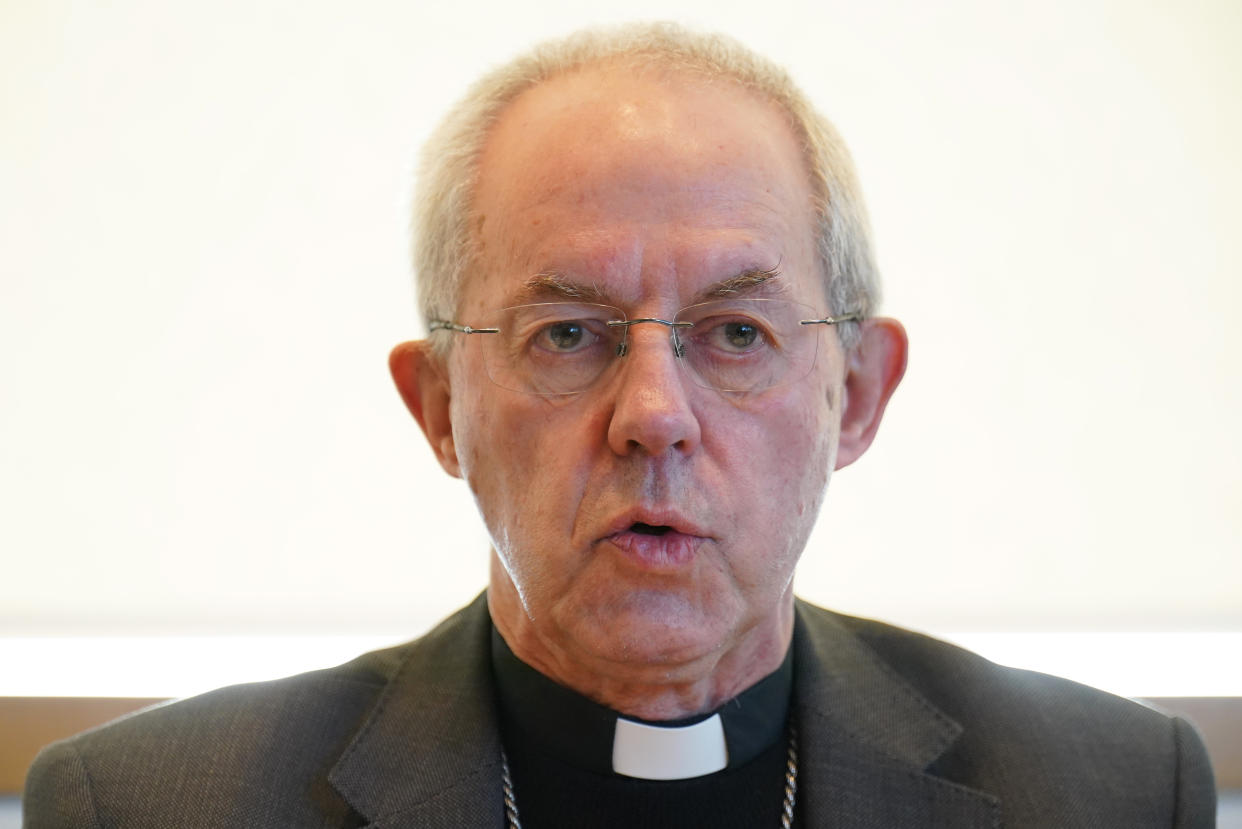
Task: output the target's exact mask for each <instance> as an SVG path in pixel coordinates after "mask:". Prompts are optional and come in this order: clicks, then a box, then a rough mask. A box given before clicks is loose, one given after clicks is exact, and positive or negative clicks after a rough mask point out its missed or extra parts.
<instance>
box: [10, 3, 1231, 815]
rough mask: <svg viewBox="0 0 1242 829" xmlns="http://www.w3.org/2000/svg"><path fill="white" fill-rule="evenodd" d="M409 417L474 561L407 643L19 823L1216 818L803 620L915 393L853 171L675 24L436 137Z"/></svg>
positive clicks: (1012, 709)
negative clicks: (452, 479)
mask: <svg viewBox="0 0 1242 829" xmlns="http://www.w3.org/2000/svg"><path fill="white" fill-rule="evenodd" d="M421 188H422V189H421V193H420V199H419V204H420V214H419V217H418V221H417V223H416V236H417V238H416V243H417V244H416V249H417V251H418V272H419V278H420V280H421V282H420V301H421V304H422V308H423V312H424V314H425V316H426V319H427V322H428V324H429V329H430V334H429V336H428V339H427V340H425V341H420V342H413V343H406V344H403V345H400V346H398V347H397V348H396V349H395V350H394V351H393V353H392V357H391V368H392V373H393V377H394V379H395V381H396V384H397V387H398V389H399V390H400V392H401V395H402V397H403V399H404V401H405V403H406V405H407V406H408V407H409V409H410V411H411V413H412V414H413V416H414V418H415V419H416V420H417V421H418V423H419V425H420V426H421V427H422V429H423V431H424V432H425V434H426V436H427V439H428V441H429V442H430V444H431V446H432V448H433V450H434V452H435V454H436V457H437V458H438V459H439V461H440V463H441V465H442V466H443V467H444V469H445V470H446V471H447V472H448V473H449V474H451V475H454V476H458V477H461V478H463V479H465V481H466V482H467V483H468V485H469V486H470V488H471V491H472V492H473V494H474V496H475V498H476V500H477V503H478V505H479V509H480V512H481V514H482V516H483V519H484V521H485V522H486V525H487V527H488V530H489V532H490V535H491V538H492V541H493V553H492V558H491V574H490V586H489V589H488V591H487V593H486V594H485V596H484V597H481V598H480V599H479V600H477V601H476V602H475V603H474V604H473V605H472V606H470V607H468V608H466V609H465V610H463V611H462V612H460V613H458V614H457V615H455V616H454V617H452V618H450V619H449V620H447V621H446V622H445V623H443V624H442V625H441V626H440V627H439V628H437V629H436V630H434V631H432V632H431V633H430V634H428V635H427V636H425V637H424V638H422V639H420V640H418V641H416V642H413V643H411V644H409V645H406V646H403V647H399V648H394V649H391V650H388V651H383V652H379V653H376V654H370V655H367V656H364V657H362V658H360V659H359V660H356V661H355V662H352V663H350V664H348V665H346V666H342V667H340V668H336V669H332V670H329V671H322V672H317V673H313V674H308V675H304V676H301V677H294V678H291V679H288V680H282V681H278V682H274V683H265V684H261V685H256V686H243V687H238V688H231V689H223V690H221V691H217V692H214V693H212V694H207V695H204V696H203V697H199V698H195V699H192V700H188V701H185V702H181V703H178V704H176V705H172V706H167V707H163V708H159V709H155V710H152V711H150V712H147V713H145V714H142V715H139V716H137V717H134V718H131V719H128V720H125V721H122V722H120V723H116V724H113V725H111V726H109V727H107V728H105V729H103V730H101V731H97V732H94V733H88V734H86V735H83V736H79V737H77V738H75V739H73V740H71V741H68V742H66V743H62V744H59V745H56V746H53V747H52V748H50V749H48V750H47V751H46V752H45V753H44V754H43V755H42V756H41V757H40V759H39V761H38V762H37V763H36V766H35V768H34V770H33V771H32V773H31V778H30V783H29V787H28V795H27V801H26V809H27V814H28V825H29V826H31V827H51V826H87V825H92V826H93V825H101V826H102V825H107V826H111V825H121V826H238V825H256V826H364V825H365V826H375V827H381V826H382V827H399V826H406V827H416V826H418V827H423V826H430V827H457V826H470V827H473V826H489V827H499V826H514V827H516V826H526V827H528V829H537V828H538V827H545V826H589V827H610V826H641V827H657V826H659V827H663V826H721V827H734V826H736V827H764V826H773V827H775V826H790V825H793V826H799V827H820V826H825V827H826V826H833V827H838V826H841V827H931V826H937V827H984V826H987V827H995V826H1002V825H1003V826H1008V827H1074V826H1084V827H1085V826H1092V827H1100V826H1117V827H1127V829H1132V828H1133V827H1156V826H1178V827H1203V826H1211V825H1213V823H1214V818H1213V812H1214V794H1213V789H1212V782H1211V771H1210V768H1209V765H1208V762H1207V759H1206V757H1205V754H1204V751H1203V747H1202V745H1201V743H1200V742H1199V740H1198V738H1197V736H1196V735H1195V734H1194V732H1193V730H1192V729H1191V728H1190V727H1189V726H1188V725H1186V724H1185V723H1183V722H1181V721H1179V720H1175V719H1169V718H1166V717H1165V716H1163V715H1161V714H1159V713H1157V712H1154V711H1150V710H1147V709H1144V708H1142V707H1140V706H1137V705H1134V704H1132V703H1129V702H1126V701H1123V700H1120V699H1116V698H1113V697H1110V696H1107V695H1104V694H1101V693H1099V692H1095V691H1092V690H1089V689H1086V688H1083V687H1081V686H1077V685H1074V684H1072V683H1069V682H1065V681H1063V680H1057V679H1053V678H1050V677H1044V676H1039V675H1033V674H1028V673H1024V672H1020V671H1014V670H1010V669H1004V668H1000V667H997V666H995V665H992V664H990V663H988V662H986V661H984V660H982V659H980V658H979V657H976V656H974V655H971V654H969V653H965V652H963V651H960V650H958V649H956V648H953V647H951V646H949V645H946V644H943V643H939V642H935V641H932V640H928V639H926V638H923V637H920V636H917V635H914V634H911V633H908V632H904V631H901V630H897V629H894V628H891V627H887V626H884V625H881V624H878V623H874V622H867V621H862V620H857V619H850V618H846V617H842V616H838V615H835V614H831V613H829V612H827V611H824V610H820V609H817V608H814V607H811V606H809V605H805V604H802V603H799V602H796V601H795V599H794V597H793V593H792V579H793V573H794V567H795V565H796V563H797V561H798V558H799V556H800V555H801V553H802V551H803V548H804V546H805V544H806V540H807V537H808V535H809V533H810V531H811V527H812V524H813V523H814V520H815V517H816V514H817V512H818V509H819V506H820V502H821V499H822V497H823V494H824V491H825V487H826V485H827V483H828V478H829V475H830V473H831V471H833V470H834V469H838V468H840V467H842V466H845V465H847V464H849V463H852V462H853V461H855V460H856V459H857V458H859V457H860V456H861V455H862V454H863V453H864V452H865V451H866V449H867V448H868V446H869V445H870V443H871V441H872V439H873V437H874V436H875V433H876V429H877V427H878V425H879V422H880V419H881V416H882V414H883V412H884V409H885V406H886V404H887V402H888V400H889V397H890V396H891V395H892V393H893V391H894V389H895V388H896V386H897V384H898V382H899V381H900V379H901V376H902V373H903V371H904V368H905V355H906V339H905V334H904V332H903V330H902V328H901V326H900V325H899V324H898V323H897V322H895V321H893V320H888V319H883V318H878V317H875V316H874V315H873V312H874V309H875V303H876V284H875V276H874V268H873V266H872V264H871V256H870V251H869V242H868V239H867V231H866V221H865V218H864V214H863V209H862V206H861V201H860V199H859V196H858V193H857V188H856V186H855V184H854V181H853V175H852V172H851V170H850V167H849V162H848V158H847V155H846V153H845V150H844V148H843V146H842V144H841V142H840V140H839V139H838V138H837V136H836V135H835V133H834V132H833V131H832V129H831V128H830V127H829V126H828V125H827V124H826V122H824V121H823V120H822V119H820V118H819V116H817V115H816V114H815V113H814V112H813V111H812V110H811V108H810V107H809V106H808V105H807V104H806V102H805V101H804V100H803V99H802V97H801V96H800V94H799V93H798V92H797V90H796V89H794V88H793V87H792V85H791V84H790V83H789V81H788V80H787V79H786V78H785V76H784V75H783V74H782V73H781V72H780V71H779V70H777V69H775V68H773V67H771V66H770V65H769V64H768V63H767V62H765V61H763V60H762V59H760V58H758V57H756V56H754V55H752V54H750V53H748V52H746V51H745V50H744V49H742V48H741V47H739V46H737V45H736V44H733V43H732V42H729V41H725V40H720V39H714V38H704V37H700V36H697V35H692V34H689V33H687V32H684V31H681V30H679V29H676V28H673V27H668V26H640V27H631V28H626V29H622V30H618V31H611V32H604V33H599V32H596V33H587V34H585V35H581V36H578V37H575V38H571V39H570V40H568V41H565V42H561V43H557V44H552V45H550V46H547V47H544V48H543V49H542V50H540V51H538V52H536V53H534V54H533V55H532V56H528V57H526V58H523V59H520V60H518V61H516V62H515V63H513V64H511V65H510V66H508V67H505V68H503V69H501V70H499V71H498V72H496V73H493V74H492V75H491V76H489V77H488V78H486V79H484V81H483V82H482V83H481V84H480V85H479V86H478V87H476V89H475V90H473V92H472V93H471V95H470V96H469V97H468V98H467V99H466V101H465V102H463V103H462V104H461V105H459V107H458V108H457V109H456V110H455V111H454V112H453V113H452V114H451V115H450V116H449V118H448V120H447V121H446V123H445V125H444V126H443V127H442V128H441V130H440V132H439V133H438V134H437V135H436V136H435V137H433V139H432V143H431V145H430V147H429V149H428V152H427V161H426V165H425V168H424V172H423V176H422V179H421Z"/></svg>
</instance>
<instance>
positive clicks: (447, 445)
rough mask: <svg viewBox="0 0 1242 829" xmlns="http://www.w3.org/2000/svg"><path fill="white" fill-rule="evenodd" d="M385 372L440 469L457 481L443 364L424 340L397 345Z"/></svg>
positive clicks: (447, 385) (446, 381)
mask: <svg viewBox="0 0 1242 829" xmlns="http://www.w3.org/2000/svg"><path fill="white" fill-rule="evenodd" d="M388 370H389V371H390V372H392V380H393V382H394V383H396V384H397V391H398V392H400V393H401V399H402V400H404V401H405V407H406V408H407V409H409V410H410V414H412V415H414V419H415V420H417V421H418V425H419V426H421V427H422V429H423V434H424V435H426V436H427V442H428V443H429V444H431V451H433V452H435V453H436V459H437V460H438V461H440V466H442V467H444V471H445V472H447V473H448V474H450V475H452V476H454V477H456V478H460V477H461V465H460V464H459V463H458V462H457V445H456V444H455V443H454V441H453V422H452V419H451V418H450V417H449V402H450V400H451V399H452V394H451V390H450V387H449V381H448V373H447V371H446V369H445V366H444V362H443V360H442V359H441V358H440V357H438V356H437V355H436V354H434V353H433V352H432V350H431V346H430V344H429V343H428V342H427V341H426V340H418V341H415V342H408V343H401V344H400V345H398V346H397V347H396V348H394V349H393V350H392V353H391V354H389V355H388Z"/></svg>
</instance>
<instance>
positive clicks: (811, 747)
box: [794, 602, 1000, 829]
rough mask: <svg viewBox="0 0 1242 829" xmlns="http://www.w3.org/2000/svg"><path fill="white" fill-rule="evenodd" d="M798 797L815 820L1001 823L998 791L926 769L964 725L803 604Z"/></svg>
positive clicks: (961, 828)
mask: <svg viewBox="0 0 1242 829" xmlns="http://www.w3.org/2000/svg"><path fill="white" fill-rule="evenodd" d="M795 625H796V626H797V631H796V633H795V636H794V643H795V647H796V648H797V651H796V652H795V654H794V666H795V668H794V670H795V672H796V676H795V687H796V691H795V700H796V704H797V726H798V731H799V746H800V747H799V764H800V768H799V780H798V797H799V800H801V802H802V807H801V812H802V817H803V820H804V821H805V825H806V826H809V827H816V829H818V827H833V829H870V828H872V827H874V828H875V829H878V828H879V827H892V826H901V827H903V829H919V827H949V826H951V827H954V829H970V827H998V826H1000V804H999V801H997V800H996V798H994V797H992V796H990V795H988V794H986V793H984V792H980V791H977V790H974V789H970V788H967V787H965V786H960V785H958V784H956V783H953V782H951V781H949V780H946V779H944V778H941V777H937V776H935V775H933V774H930V773H928V772H927V771H926V769H927V767H928V766H929V765H930V764H931V763H932V762H933V761H935V760H936V759H937V758H938V757H940V756H941V755H942V754H943V753H944V752H945V751H946V750H947V749H948V748H949V747H950V746H951V745H952V744H953V742H954V741H955V740H956V739H957V737H958V735H959V734H960V733H961V726H959V725H958V724H957V723H956V722H954V721H953V720H951V719H949V718H948V717H947V716H945V715H944V714H943V713H941V712H940V711H938V710H937V709H936V708H935V707H934V706H932V704H931V703H930V702H928V701H927V700H926V699H924V698H923V697H922V696H921V695H920V694H919V693H918V692H917V691H916V690H914V688H912V687H911V686H910V685H909V684H907V683H906V682H905V681H904V680H903V679H901V677H899V676H898V675H897V674H896V673H894V672H893V670H892V668H890V667H889V666H888V665H887V664H886V663H885V662H884V661H883V660H881V659H880V658H879V657H878V656H877V655H876V654H875V653H874V652H873V651H872V650H871V649H870V648H868V647H867V646H866V645H865V644H864V643H863V642H861V641H860V640H859V639H858V638H857V637H856V636H854V635H853V634H852V633H851V632H850V631H848V630H846V629H845V628H844V627H843V626H842V625H841V624H840V623H839V622H838V621H837V620H836V619H835V618H834V617H833V616H832V614H829V613H827V612H824V611H821V610H818V609H817V608H812V607H810V606H808V605H804V604H803V603H802V602H799V603H798V608H797V616H796V621H795Z"/></svg>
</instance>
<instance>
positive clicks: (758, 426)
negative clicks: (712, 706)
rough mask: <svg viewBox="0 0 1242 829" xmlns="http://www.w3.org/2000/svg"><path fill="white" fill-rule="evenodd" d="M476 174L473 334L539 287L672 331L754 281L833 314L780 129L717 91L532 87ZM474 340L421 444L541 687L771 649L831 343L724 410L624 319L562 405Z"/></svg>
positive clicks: (663, 344) (725, 398)
mask: <svg viewBox="0 0 1242 829" xmlns="http://www.w3.org/2000/svg"><path fill="white" fill-rule="evenodd" d="M481 169H482V173H481V179H480V181H479V183H478V191H477V202H476V207H477V225H476V232H477V244H478V246H479V248H478V249H479V250H480V251H481V254H480V258H479V262H478V265H479V267H478V269H477V270H476V271H474V272H473V273H472V274H471V275H470V277H469V279H468V281H467V284H466V285H465V286H464V291H463V295H462V297H461V303H460V307H459V309H458V314H457V318H458V319H459V320H460V321H461V322H464V323H466V324H469V325H473V326H476V327H479V326H487V325H492V324H494V318H495V316H496V312H497V310H498V309H500V308H504V307H506V306H510V305H514V304H518V303H520V302H523V301H531V300H530V298H529V297H528V296H527V291H528V286H529V282H530V280H531V277H532V276H533V275H536V274H550V273H551V274H556V275H558V277H559V279H560V280H561V281H563V282H568V283H576V284H578V285H580V286H586V287H589V288H591V289H592V290H598V291H599V292H600V293H601V294H602V295H603V296H605V297H607V299H606V300H604V301H605V302H607V303H608V304H611V305H616V306H619V307H620V308H622V309H623V310H624V312H625V313H626V314H627V315H628V317H629V318H630V319H634V318H637V317H656V318H661V319H666V320H667V319H671V318H672V317H673V315H674V314H675V313H676V312H677V310H678V309H680V308H682V307H683V306H686V305H689V304H691V303H693V302H695V301H696V300H697V299H698V298H699V297H701V296H703V295H704V294H705V293H706V292H709V291H710V290H711V289H712V287H713V286H714V285H717V284H718V283H720V282H722V281H725V280H728V279H730V278H733V277H736V276H738V275H739V274H746V273H748V272H755V271H761V270H765V269H772V268H775V269H777V270H779V276H778V277H777V278H776V280H777V281H779V282H782V283H783V293H781V295H782V296H783V297H784V298H787V299H792V300H796V301H798V302H801V303H804V304H806V305H810V306H812V307H814V308H815V309H817V310H818V311H820V312H821V313H828V312H830V310H840V309H829V308H828V307H827V305H826V292H825V288H824V282H823V276H822V273H821V270H820V267H819V265H818V263H817V259H816V255H815V250H814V235H813V230H812V209H811V204H812V198H811V193H810V190H809V185H808V182H807V173H806V170H805V166H804V162H803V159H802V156H801V154H800V152H799V148H798V144H797V142H796V140H795V138H794V134H793V132H792V130H791V129H790V128H789V127H788V126H787V124H786V123H785V119H784V117H783V116H782V114H781V113H780V112H779V111H778V110H777V109H776V108H774V107H772V106H770V105H769V104H767V103H766V102H763V101H760V100H758V99H757V98H755V97H754V96H752V95H750V94H749V93H747V92H744V91H742V90H740V89H739V88H737V87H735V86H734V85H732V84H727V83H707V82H704V81H702V80H697V79H694V78H692V77H686V76H681V75H656V74H651V73H635V72H633V71H630V70H617V69H615V68H614V69H608V68H594V69H590V70H587V71H584V72H579V73H576V74H572V75H569V76H563V77H560V78H557V79H554V80H552V81H550V82H547V83H544V84H542V85H540V86H538V87H536V88H534V89H532V90H530V91H528V92H526V93H524V94H523V95H522V96H521V97H519V98H518V100H517V101H516V102H514V103H513V104H512V105H511V106H510V107H509V108H508V109H507V110H506V111H505V113H504V115H503V116H502V118H501V119H500V121H499V123H498V124H497V126H496V128H495V130H494V132H493V134H492V136H491V137H490V139H489V143H488V145H487V148H486V152H485V154H484V158H483V161H482V168H481ZM765 288H766V289H767V290H768V293H765V294H764V295H771V290H772V284H771V283H770V284H769V285H767V286H765ZM557 298H558V297H556V296H554V295H553V296H547V297H546V298H545V297H543V296H537V297H536V298H535V300H534V301H548V300H555V299H557ZM444 336H454V335H447V334H446V335H444ZM478 336H486V335H478ZM478 336H472V337H462V338H459V340H458V341H457V342H456V343H455V344H454V349H453V352H452V354H451V356H450V358H449V360H448V365H447V368H446V371H444V372H443V376H444V378H445V380H444V383H445V389H446V393H447V395H448V398H447V401H446V405H447V406H448V409H447V413H448V417H449V418H450V420H451V433H450V432H448V431H446V430H445V431H443V433H441V434H439V436H438V437H437V436H436V435H435V434H433V432H435V431H436V430H435V428H434V426H433V427H432V428H429V430H428V431H429V435H430V436H432V442H433V446H435V448H436V449H437V453H438V455H439V456H440V459H441V461H442V462H443V463H444V465H445V466H446V468H447V469H449V471H450V472H453V473H455V474H460V475H461V476H463V477H464V478H465V479H466V480H467V482H468V483H469V485H470V488H471V490H472V491H473V493H474V496H475V498H476V500H477V502H478V505H479V508H480V510H481V512H482V514H483V517H484V519H485V521H486V523H487V526H488V528H489V531H490V533H491V537H492V539H493V541H494V544H495V549H496V552H497V554H498V557H499V561H500V564H501V565H502V568H494V569H495V572H494V573H493V584H492V593H491V602H492V609H493V616H494V617H496V618H497V623H498V624H499V625H500V627H501V630H502V631H504V632H505V633H506V637H507V638H508V636H509V634H512V635H514V636H518V637H526V639H527V640H528V641H529V642H533V643H534V646H535V647H536V648H537V649H539V650H541V651H542V656H541V657H540V660H542V661H543V662H544V663H545V664H543V665H539V666H538V667H543V668H545V669H550V670H548V672H549V673H553V674H554V675H555V674H557V673H564V672H565V671H566V669H565V665H567V664H574V665H578V666H584V665H590V666H592V668H593V669H594V670H596V671H597V672H599V673H601V674H607V673H608V672H609V671H610V670H611V668H612V667H617V666H626V665H638V664H642V665H647V666H652V667H659V666H670V667H671V666H674V665H679V664H681V665H684V664H687V663H692V662H695V661H696V660H697V661H699V662H701V661H702V660H708V661H710V660H712V659H717V658H719V657H721V656H722V655H723V654H725V653H726V652H728V651H729V650H730V649H731V648H733V647H734V646H736V645H738V644H739V643H741V642H743V641H744V640H745V639H746V638H747V637H752V638H754V637H758V639H762V640H765V641H766V640H769V639H770V640H771V643H772V646H773V647H777V646H778V645H777V643H780V644H779V647H783V642H782V641H781V638H782V633H781V631H784V634H783V635H785V636H787V632H788V625H789V620H790V615H791V601H790V599H791V593H790V590H791V586H790V584H791V580H792V577H793V571H794V565H795V563H796V562H797V560H798V556H799V554H800V552H801V550H802V548H803V545H804V544H805V542H806V539H807V536H808V534H809V532H810V530H811V526H812V524H813V522H814V520H815V516H816V513H817V511H818V509H819V505H820V501H821V498H822V495H823V492H824V489H825V486H826V484H827V482H828V476H829V472H830V470H831V469H832V468H833V466H834V457H835V454H836V451H837V445H838V429H839V426H840V420H841V411H840V407H841V406H842V404H843V400H842V398H843V396H844V389H843V381H844V378H845V376H846V365H845V363H846V358H845V355H844V354H843V351H842V348H841V346H840V344H839V340H838V338H837V336H836V334H835V332H833V331H832V330H830V329H829V330H825V329H822V328H820V327H814V328H810V329H807V330H806V332H805V336H807V337H819V338H820V340H819V346H818V356H817V360H816V365H815V368H814V370H813V371H812V373H811V374H810V375H808V376H806V377H805V378H803V379H801V380H799V381H797V382H794V383H792V384H788V385H783V386H779V387H776V388H771V389H768V390H766V391H762V392H757V393H752V394H749V395H745V396H742V395H736V394H728V393H722V392H718V391H713V390H709V389H706V388H702V387H700V386H699V385H696V384H695V383H694V382H693V380H692V379H691V377H690V376H689V375H688V374H687V373H686V372H685V371H684V370H683V368H682V367H681V366H680V365H679V363H678V361H677V360H676V359H675V357H674V354H673V351H672V349H671V348H670V343H669V336H668V329H667V328H665V327H663V326H658V325H650V324H647V325H637V326H634V327H633V328H632V329H631V330H630V333H629V339H630V348H629V353H628V355H627V356H625V357H624V358H621V361H620V365H619V366H617V367H616V370H615V371H610V372H606V373H605V375H604V376H603V377H602V378H601V380H599V381H598V382H597V383H596V384H595V385H594V386H592V387H590V388H589V389H588V390H587V391H585V392H582V393H580V394H577V395H572V396H568V397H539V396H534V395H529V394H522V393H520V392H516V391H510V390H507V389H504V388H500V387H499V386H497V385H494V384H493V383H492V382H490V381H489V379H488V373H487V370H486V368H485V366H484V363H483V356H482V349H481V343H480V342H479V341H478ZM399 382H400V381H399ZM427 382H430V381H427ZM407 399H408V397H407ZM412 408H414V407H413V406H412ZM416 414H419V412H417V411H416ZM420 420H423V421H424V427H425V428H427V423H426V418H425V416H423V417H420ZM845 460H849V459H845ZM650 528H659V532H660V533H661V534H658V535H657V534H650V533H651V529H650ZM760 647H762V646H760ZM525 650H527V651H529V650H530V648H525Z"/></svg>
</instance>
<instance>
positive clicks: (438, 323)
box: [427, 320, 500, 334]
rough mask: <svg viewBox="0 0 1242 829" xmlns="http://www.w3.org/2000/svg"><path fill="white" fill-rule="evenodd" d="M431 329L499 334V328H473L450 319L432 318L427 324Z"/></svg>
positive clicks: (463, 332)
mask: <svg viewBox="0 0 1242 829" xmlns="http://www.w3.org/2000/svg"><path fill="white" fill-rule="evenodd" d="M427 328H428V330H430V331H457V332H460V333H462V334H499V333H500V329H499V328H472V327H471V326H469V325H458V324H457V323H455V322H449V321H448V320H432V321H431V322H429V323H428V324H427Z"/></svg>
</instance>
